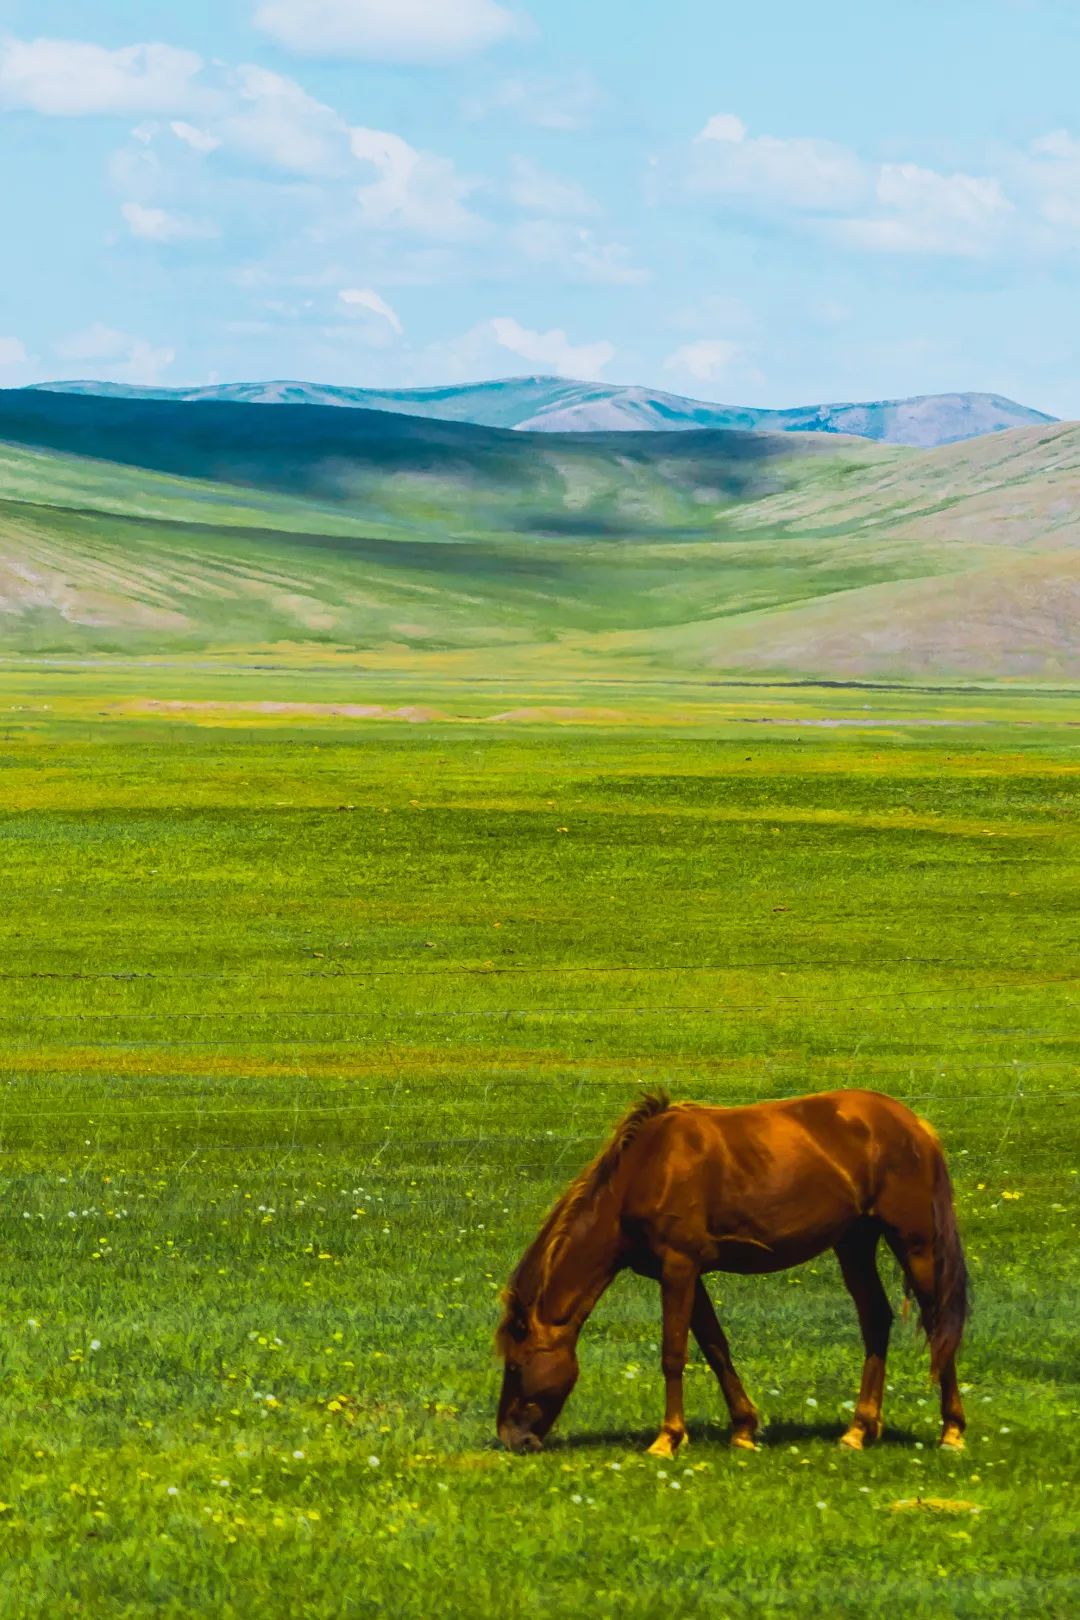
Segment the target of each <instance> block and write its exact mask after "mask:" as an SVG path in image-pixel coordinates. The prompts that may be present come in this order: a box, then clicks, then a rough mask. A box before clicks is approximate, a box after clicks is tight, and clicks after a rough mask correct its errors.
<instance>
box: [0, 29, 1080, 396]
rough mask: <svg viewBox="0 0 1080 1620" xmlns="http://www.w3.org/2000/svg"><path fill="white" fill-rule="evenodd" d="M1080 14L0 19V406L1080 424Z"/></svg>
mask: <svg viewBox="0 0 1080 1620" xmlns="http://www.w3.org/2000/svg"><path fill="white" fill-rule="evenodd" d="M1078 65H1080V5H1077V4H1076V3H1075V0H978V3H973V0H947V3H944V4H943V3H942V0H935V3H933V4H930V3H927V0H906V4H905V5H904V6H902V7H901V6H883V5H879V4H867V3H866V0H859V3H855V0H833V3H832V4H831V5H829V6H824V7H808V6H806V5H805V3H804V0H797V3H795V0H772V3H771V4H769V5H757V6H751V7H747V6H734V5H730V4H728V3H727V0H665V3H664V4H663V5H662V6H653V5H651V4H645V3H644V0H620V3H616V0H531V3H529V0H523V3H522V4H521V5H518V4H517V3H516V0H184V3H183V4H181V3H180V0H78V3H76V0H0V132H2V134H0V176H2V182H3V193H2V194H3V198H4V213H5V231H4V233H3V243H4V246H3V255H2V258H0V385H5V386H15V385H18V384H19V383H22V382H26V381H32V380H37V379H41V378H47V377H54V378H55V377H65V376H66V377H73V376H84V377H85V376H98V377H113V378H118V379H125V380H132V381H138V382H159V383H177V384H179V383H193V382H204V381H209V380H222V381H225V380H233V379H241V378H243V379H254V378H271V377H283V376H289V377H302V378H306V379H310V380H315V381H322V382H335V383H353V384H357V385H369V386H393V385H416V384H423V383H439V382H449V381H463V380H467V379H473V378H481V377H494V376H506V375H513V374H521V373H528V372H560V373H563V374H565V375H571V376H585V377H602V378H604V379H606V380H609V381H612V382H642V383H647V384H649V385H651V386H656V387H663V388H668V389H671V390H672V391H675V392H685V393H691V394H695V395H698V396H700V397H703V398H708V399H719V400H724V401H729V402H741V403H748V404H762V405H792V404H798V403H805V402H808V401H812V400H826V399H827V400H841V399H857V398H881V397H889V396H899V395H905V394H911V393H923V392H936V391H939V390H946V389H954V388H956V389H963V388H973V389H985V390H991V391H996V392H1000V393H1005V394H1009V395H1012V396H1013V397H1015V398H1018V399H1020V400H1022V401H1024V402H1025V403H1028V404H1031V405H1035V406H1038V407H1041V408H1043V409H1046V410H1049V411H1053V412H1055V413H1057V414H1060V415H1073V416H1080V338H1078V335H1077V333H1078V321H1077V297H1076V294H1077V286H1078V274H1077V273H1078V269H1080V105H1078V102H1077V96H1076V90H1075V84H1076V78H1077V69H1078Z"/></svg>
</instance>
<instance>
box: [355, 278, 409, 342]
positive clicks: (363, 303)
mask: <svg viewBox="0 0 1080 1620" xmlns="http://www.w3.org/2000/svg"><path fill="white" fill-rule="evenodd" d="M338 297H339V298H340V300H341V302H342V303H343V304H346V305H347V306H348V307H349V308H350V309H366V310H369V311H370V312H371V313H372V314H374V315H379V316H381V317H382V319H383V320H384V321H388V322H389V324H390V326H391V327H392V328H393V330H394V331H395V332H396V333H397V334H398V336H399V337H401V335H402V333H403V332H404V330H405V329H404V327H403V326H402V324H401V322H400V320H399V319H398V316H397V311H396V310H394V309H392V308H391V306H390V305H389V304H388V303H387V302H386V299H385V298H380V297H379V294H378V293H377V292H373V291H372V289H371V288H370V287H343V288H342V289H341V291H340V292H339V293H338Z"/></svg>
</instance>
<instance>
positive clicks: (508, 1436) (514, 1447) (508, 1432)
mask: <svg viewBox="0 0 1080 1620" xmlns="http://www.w3.org/2000/svg"><path fill="white" fill-rule="evenodd" d="M499 1439H500V1440H501V1441H502V1443H503V1445H504V1446H505V1447H506V1449H507V1451H513V1452H515V1453H516V1454H517V1455H518V1456H519V1457H526V1456H528V1455H529V1454H530V1453H531V1452H534V1451H542V1450H543V1442H542V1441H541V1439H540V1436H539V1435H538V1434H533V1432H532V1430H531V1429H515V1428H513V1427H512V1426H511V1425H510V1424H509V1423H504V1424H503V1425H502V1427H501V1428H500V1430H499Z"/></svg>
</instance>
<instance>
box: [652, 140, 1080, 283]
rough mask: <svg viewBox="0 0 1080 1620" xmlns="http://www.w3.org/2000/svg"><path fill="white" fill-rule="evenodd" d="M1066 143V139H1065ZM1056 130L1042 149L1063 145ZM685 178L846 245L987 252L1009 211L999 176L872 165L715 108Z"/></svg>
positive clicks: (705, 191) (841, 149)
mask: <svg viewBox="0 0 1080 1620" xmlns="http://www.w3.org/2000/svg"><path fill="white" fill-rule="evenodd" d="M1064 140H1067V137H1064ZM1062 143H1063V136H1062V135H1061V134H1058V135H1055V136H1051V137H1048V138H1047V144H1046V145H1045V148H1044V149H1045V150H1046V151H1053V152H1054V153H1055V154H1058V153H1060V152H1061V151H1062V150H1063V144H1062ZM684 185H685V187H686V189H687V190H688V191H691V192H696V193H698V194H701V195H708V196H714V197H723V198H726V199H729V200H731V201H733V202H737V203H738V204H739V206H740V208H741V209H743V210H744V211H746V212H750V213H756V214H761V215H764V216H765V217H766V218H769V217H773V218H775V217H776V216H781V217H782V216H783V215H785V214H788V215H791V216H793V217H794V218H795V219H801V220H802V222H803V224H804V227H805V228H808V229H812V230H814V231H817V232H819V233H823V234H825V235H828V236H831V237H832V238H833V240H834V241H838V242H841V243H843V244H844V245H846V246H848V247H854V248H860V249H863V250H865V251H868V252H878V253H936V254H941V255H946V256H953V257H975V256H981V255H984V254H987V253H990V252H991V251H993V249H994V248H995V246H996V245H997V244H998V242H999V241H1000V240H1001V237H1002V234H1003V227H1004V225H1005V224H1006V222H1007V221H1008V220H1009V217H1010V215H1011V214H1012V213H1013V211H1014V205H1013V203H1012V201H1011V200H1010V198H1009V197H1008V196H1007V194H1006V192H1005V190H1004V187H1003V186H1002V184H1001V182H1000V181H999V180H997V179H995V178H992V177H987V176H980V175H970V174H942V173H939V172H938V171H937V170H935V169H927V168H923V167H920V166H919V165H918V164H914V163H873V162H870V161H867V160H865V159H863V158H862V157H860V156H859V154H858V153H857V152H854V151H852V150H851V149H850V148H848V147H845V146H840V145H837V144H836V143H835V142H832V141H821V140H816V139H811V138H807V137H802V136H798V137H795V138H787V137H778V136H774V135H751V134H750V133H749V131H748V130H747V128H746V125H745V124H744V123H743V122H742V120H741V119H740V118H737V117H736V116H735V115H734V114H733V113H717V114H716V115H715V116H714V117H712V118H710V119H709V121H708V122H707V123H706V125H705V127H704V129H702V130H701V132H700V134H699V135H698V136H697V137H696V139H695V140H694V142H693V143H692V145H691V147H690V148H689V152H688V156H687V161H686V170H685V174H684Z"/></svg>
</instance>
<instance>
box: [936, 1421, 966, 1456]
mask: <svg viewBox="0 0 1080 1620" xmlns="http://www.w3.org/2000/svg"><path fill="white" fill-rule="evenodd" d="M964 1445H965V1441H964V1431H963V1429H961V1428H958V1427H957V1425H956V1424H955V1423H947V1424H946V1425H945V1427H944V1429H943V1430H942V1432H941V1448H942V1450H943V1451H963V1450H964Z"/></svg>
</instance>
